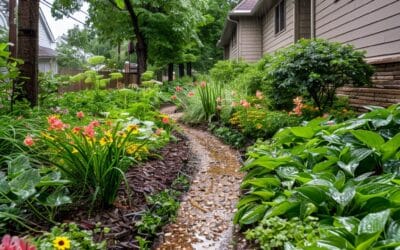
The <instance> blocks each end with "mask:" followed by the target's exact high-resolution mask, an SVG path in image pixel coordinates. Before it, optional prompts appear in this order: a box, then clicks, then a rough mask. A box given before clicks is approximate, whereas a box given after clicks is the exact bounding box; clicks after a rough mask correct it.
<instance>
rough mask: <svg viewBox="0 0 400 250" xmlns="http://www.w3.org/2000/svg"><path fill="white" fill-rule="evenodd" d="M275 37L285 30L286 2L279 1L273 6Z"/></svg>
mask: <svg viewBox="0 0 400 250" xmlns="http://www.w3.org/2000/svg"><path fill="white" fill-rule="evenodd" d="M274 12H275V18H274V19H275V28H274V29H275V35H276V36H277V35H279V34H281V33H283V32H285V30H286V0H281V1H280V2H279V3H278V4H277V5H275V9H274Z"/></svg>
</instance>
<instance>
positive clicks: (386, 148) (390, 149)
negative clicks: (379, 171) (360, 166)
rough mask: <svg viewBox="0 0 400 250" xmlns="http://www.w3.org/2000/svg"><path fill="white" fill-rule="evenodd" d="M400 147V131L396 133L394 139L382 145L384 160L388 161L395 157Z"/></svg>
mask: <svg viewBox="0 0 400 250" xmlns="http://www.w3.org/2000/svg"><path fill="white" fill-rule="evenodd" d="M399 148H400V133H398V134H396V135H395V136H394V137H393V138H392V139H390V140H389V141H387V142H386V143H385V144H383V145H382V147H381V150H382V153H383V160H384V161H387V160H389V159H390V158H391V157H393V156H394V155H395V154H396V153H397V150H398V149H399Z"/></svg>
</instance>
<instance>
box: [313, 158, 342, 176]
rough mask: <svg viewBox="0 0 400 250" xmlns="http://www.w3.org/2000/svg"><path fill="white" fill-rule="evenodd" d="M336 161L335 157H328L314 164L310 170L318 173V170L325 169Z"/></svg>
mask: <svg viewBox="0 0 400 250" xmlns="http://www.w3.org/2000/svg"><path fill="white" fill-rule="evenodd" d="M337 162H338V159H337V158H332V159H329V160H326V161H323V162H319V163H317V164H315V165H314V167H313V169H312V171H313V173H319V172H322V171H325V170H327V169H329V168H331V166H333V165H334V164H336V163H337Z"/></svg>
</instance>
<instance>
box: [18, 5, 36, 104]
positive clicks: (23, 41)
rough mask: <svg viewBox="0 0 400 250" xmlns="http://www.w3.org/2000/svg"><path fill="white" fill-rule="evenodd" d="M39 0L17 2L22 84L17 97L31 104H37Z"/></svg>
mask: <svg viewBox="0 0 400 250" xmlns="http://www.w3.org/2000/svg"><path fill="white" fill-rule="evenodd" d="M38 29H39V0H19V2H18V49H17V58H19V59H22V60H23V61H24V64H22V65H21V66H20V72H21V77H20V80H19V82H21V83H23V84H22V89H21V94H20V95H19V96H17V98H18V99H24V98H26V99H27V100H28V101H29V102H30V104H31V106H32V107H33V106H36V105H37V104H38V56H39V32H38Z"/></svg>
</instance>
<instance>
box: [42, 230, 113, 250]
mask: <svg viewBox="0 0 400 250" xmlns="http://www.w3.org/2000/svg"><path fill="white" fill-rule="evenodd" d="M108 232H109V229H108V228H103V229H102V228H100V225H98V226H97V227H96V229H94V231H89V230H81V229H80V228H79V227H78V226H77V225H76V224H75V223H69V224H61V225H59V226H55V227H53V228H52V229H51V231H50V232H47V233H44V234H43V235H42V236H40V237H39V238H37V239H35V243H36V245H37V246H38V249H61V248H62V245H60V244H59V242H60V240H62V241H63V243H64V246H65V245H69V246H70V247H69V248H68V249H82V250H103V249H104V250H105V249H107V244H106V241H102V242H96V241H95V240H94V236H93V233H98V234H101V235H104V234H107V233H108ZM65 249H67V248H65Z"/></svg>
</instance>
